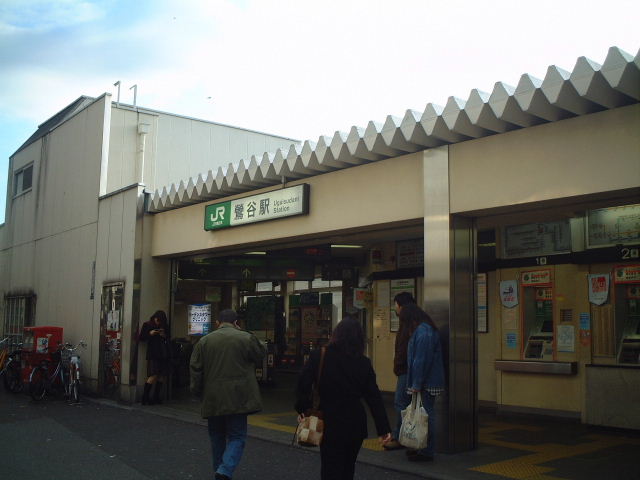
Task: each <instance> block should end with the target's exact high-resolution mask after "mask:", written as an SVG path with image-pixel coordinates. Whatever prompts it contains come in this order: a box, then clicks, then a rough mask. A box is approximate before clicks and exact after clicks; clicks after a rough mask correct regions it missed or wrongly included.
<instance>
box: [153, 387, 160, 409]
mask: <svg viewBox="0 0 640 480" xmlns="http://www.w3.org/2000/svg"><path fill="white" fill-rule="evenodd" d="M160 393H162V382H156V388H155V390H154V391H153V403H154V404H156V405H157V404H160V403H162V399H161V398H160Z"/></svg>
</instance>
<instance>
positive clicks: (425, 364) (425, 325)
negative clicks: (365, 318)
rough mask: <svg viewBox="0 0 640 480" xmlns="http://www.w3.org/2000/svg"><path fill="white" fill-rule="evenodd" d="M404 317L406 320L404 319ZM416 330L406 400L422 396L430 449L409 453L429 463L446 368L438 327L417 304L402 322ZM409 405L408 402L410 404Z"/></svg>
mask: <svg viewBox="0 0 640 480" xmlns="http://www.w3.org/2000/svg"><path fill="white" fill-rule="evenodd" d="M403 317H404V318H403ZM403 320H404V322H406V324H407V325H408V326H409V328H411V329H413V332H412V333H411V337H410V338H409V342H408V344H407V379H406V382H407V398H408V399H409V401H410V400H411V397H410V396H409V395H412V394H415V393H419V394H420V395H421V397H422V403H423V406H424V409H425V410H426V411H427V414H428V415H429V432H428V435H427V446H426V447H425V448H423V449H421V450H417V451H416V450H407V457H408V459H409V460H410V461H413V462H429V461H432V460H433V454H434V452H435V435H434V433H435V421H436V417H435V411H434V408H433V407H434V404H435V400H436V397H437V396H438V395H440V394H441V393H442V392H443V390H444V381H445V378H444V366H443V362H442V346H441V344H440V334H439V333H438V328H437V327H436V324H435V323H434V322H433V320H432V319H431V317H430V316H429V315H428V314H427V313H426V312H425V311H424V310H422V309H421V308H420V307H418V306H417V305H413V306H407V307H404V308H403V309H402V311H401V312H400V322H401V323H402V322H403ZM407 405H408V403H407Z"/></svg>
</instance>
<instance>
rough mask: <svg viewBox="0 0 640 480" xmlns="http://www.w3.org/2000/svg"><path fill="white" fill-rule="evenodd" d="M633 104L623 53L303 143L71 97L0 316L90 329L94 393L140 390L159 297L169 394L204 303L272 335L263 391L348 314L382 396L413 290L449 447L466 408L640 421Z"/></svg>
mask: <svg viewBox="0 0 640 480" xmlns="http://www.w3.org/2000/svg"><path fill="white" fill-rule="evenodd" d="M639 100H640V60H639V57H638V56H637V55H636V56H633V55H630V54H628V53H626V52H623V51H621V50H620V49H618V48H615V47H612V48H611V49H610V50H609V52H608V54H607V56H606V58H605V60H604V62H603V63H602V65H600V64H598V63H596V62H594V61H592V60H589V59H586V58H584V57H582V58H579V59H578V60H577V62H576V64H575V66H574V67H573V70H571V71H567V70H563V69H562V68H559V67H556V66H550V67H549V68H548V70H547V72H546V75H545V78H544V79H537V78H534V77H532V76H531V75H528V74H524V75H522V77H521V78H520V81H519V82H518V85H517V86H515V87H513V86H509V85H506V84H504V83H502V82H498V83H496V84H495V86H494V89H493V91H492V92H490V93H488V92H487V93H485V92H481V91H478V90H472V91H471V92H470V94H469V97H468V99H466V100H463V99H459V98H454V97H451V98H449V100H448V102H447V104H446V105H445V106H444V107H440V106H437V105H434V104H430V103H429V104H427V106H426V108H425V109H424V110H423V111H412V110H408V111H407V112H406V114H405V115H404V117H402V118H400V117H394V116H388V117H387V118H386V120H385V121H384V122H383V123H376V122H369V124H368V125H367V126H366V127H365V128H358V127H353V128H352V129H351V130H350V131H349V132H336V133H335V134H334V135H333V136H332V137H324V136H322V137H320V138H319V139H318V140H317V141H315V142H314V141H305V142H296V141H294V140H291V139H286V138H282V137H275V136H269V135H265V134H259V133H256V132H250V131H246V130H241V129H234V128H232V127H226V126H222V125H218V124H212V123H210V122H202V121H199V120H194V119H189V118H185V117H180V116H177V115H171V114H165V113H162V112H155V111H152V110H148V109H142V108H139V107H136V106H127V105H121V104H116V103H113V102H112V101H111V99H110V96H109V95H108V94H105V95H103V96H101V97H99V98H97V99H89V98H86V97H81V98H80V99H78V100H77V101H76V102H74V103H73V104H72V105H70V106H69V107H67V108H66V109H65V110H63V111H62V112H60V113H58V114H56V115H55V116H54V117H52V118H51V119H50V120H48V121H47V122H45V123H44V124H43V125H41V126H40V127H39V129H38V131H37V132H36V133H35V134H34V136H33V137H31V138H30V139H29V140H27V142H25V144H24V145H23V146H22V147H20V149H19V150H18V151H17V152H16V153H15V154H14V155H13V156H12V157H11V162H10V167H9V168H10V172H9V191H8V195H7V213H6V223H5V225H4V226H3V227H1V228H0V241H1V243H0V245H1V250H0V268H1V269H2V272H3V273H2V276H1V277H0V291H2V295H3V297H2V298H3V302H4V308H3V310H2V311H3V320H2V328H3V329H4V333H5V334H11V335H18V334H19V332H20V329H21V328H22V326H24V325H28V324H36V325H58V326H63V327H64V328H65V335H66V336H67V337H68V338H70V339H71V340H73V341H77V340H80V339H90V340H91V342H90V348H89V350H88V351H87V353H86V357H87V358H88V359H90V361H89V362H85V365H84V371H83V375H84V377H85V379H86V384H87V386H88V387H89V388H91V389H93V390H95V391H97V392H99V393H102V394H105V395H107V394H110V395H113V396H115V397H116V398H118V399H119V400H122V401H128V402H133V401H135V399H136V396H137V395H138V394H139V388H138V387H139V386H140V385H142V383H143V382H144V377H145V373H144V372H145V362H144V347H143V346H141V348H138V345H137V343H136V341H135V339H136V332H137V329H138V328H139V326H140V325H141V324H142V322H144V321H145V320H146V319H147V318H148V317H149V316H150V315H151V314H152V313H153V312H154V311H155V310H157V309H163V310H165V311H167V312H168V314H169V317H170V320H171V336H172V338H173V339H174V343H175V348H176V361H175V365H174V373H173V378H172V387H171V392H170V393H171V394H172V395H175V396H176V398H179V396H180V392H181V390H184V389H186V388H187V385H188V369H187V362H188V352H189V351H190V348H191V347H192V345H193V344H194V343H195V342H196V341H197V340H198V338H199V335H201V334H203V333H206V331H207V329H208V328H210V324H208V323H207V319H209V318H213V319H215V316H216V313H217V312H219V310H220V309H223V308H235V309H238V310H239V311H240V312H241V313H242V317H243V322H244V323H245V326H246V328H248V329H250V330H252V331H253V332H255V333H256V335H258V336H259V337H260V338H261V339H262V340H264V341H266V342H267V343H268V344H269V352H270V353H269V356H268V359H267V361H266V362H265V365H264V366H263V367H264V368H261V369H258V370H257V375H259V376H260V378H261V380H263V381H269V380H270V375H271V372H273V371H277V370H280V371H281V370H289V371H294V372H295V371H296V370H297V369H299V368H300V367H301V365H302V363H303V362H304V360H305V357H306V355H308V353H309V352H310V351H311V350H312V349H313V348H317V347H318V346H319V345H322V344H324V343H325V342H326V341H327V339H328V337H329V336H330V334H331V331H332V328H333V327H334V326H335V325H336V323H337V322H338V321H340V319H341V318H342V316H343V315H345V314H351V315H356V316H357V317H358V318H359V319H360V320H361V321H362V324H363V327H364V328H365V332H366V334H367V342H368V344H367V352H368V355H369V356H370V357H371V359H372V361H373V364H374V367H375V369H376V372H377V375H378V384H379V386H380V387H381V389H382V390H386V391H393V390H394V388H395V376H394V375H393V371H392V365H393V354H394V352H393V349H394V340H395V334H396V333H395V332H396V331H397V329H398V319H397V317H396V315H395V312H394V311H393V302H392V299H393V296H394V295H395V294H396V293H398V292H401V291H410V292H411V293H413V294H414V296H415V297H416V299H417V301H418V303H419V304H420V305H422V306H423V307H424V308H425V310H426V311H427V312H428V313H429V314H430V315H431V316H432V318H433V319H434V321H435V322H436V324H438V326H439V327H440V331H441V334H442V337H443V341H444V344H445V352H446V355H447V366H448V370H447V371H448V388H447V393H446V395H444V396H442V397H441V398H440V399H439V400H438V402H439V404H438V405H437V408H438V409H439V410H440V411H441V412H440V415H441V417H440V418H442V419H443V421H442V422H440V424H441V425H440V427H439V428H440V430H441V431H439V433H438V434H439V436H440V437H441V440H440V441H439V444H440V445H442V446H443V448H444V449H445V450H447V451H450V452H454V451H461V450H465V449H469V448H473V447H474V446H475V444H476V441H477V411H478V406H479V405H484V406H488V407H493V408H495V409H497V410H499V411H516V412H521V413H531V414H546V415H556V416H561V417H568V418H575V419H579V420H580V421H582V422H583V423H588V424H593V425H603V426H613V427H622V428H633V429H639V428H640V408H639V407H638V405H640V393H639V392H640V255H639V249H640V105H638V103H639ZM221 151H222V152H221ZM264 152H266V153H264ZM203 312H204V313H203ZM203 319H204V321H203ZM114 339H115V341H114ZM113 345H117V352H114V351H113V349H112V348H111V347H110V346H113ZM114 355H117V356H119V357H120V359H121V369H122V372H121V378H120V379H119V382H118V385H117V386H116V388H115V389H112V390H108V389H107V388H106V387H107V385H106V381H105V373H104V372H105V369H108V368H110V366H111V363H110V362H112V359H113V357H114ZM139 359H140V360H139Z"/></svg>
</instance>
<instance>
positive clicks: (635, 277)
mask: <svg viewBox="0 0 640 480" xmlns="http://www.w3.org/2000/svg"><path fill="white" fill-rule="evenodd" d="M613 271H614V274H613V281H614V282H615V283H636V282H640V265H625V266H620V267H616V268H615V269H614V270H613Z"/></svg>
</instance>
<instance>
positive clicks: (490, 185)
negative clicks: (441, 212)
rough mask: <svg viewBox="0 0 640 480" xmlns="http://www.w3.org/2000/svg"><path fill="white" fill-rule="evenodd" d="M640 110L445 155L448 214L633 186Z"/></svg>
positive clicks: (637, 175)
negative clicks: (447, 178)
mask: <svg viewBox="0 0 640 480" xmlns="http://www.w3.org/2000/svg"><path fill="white" fill-rule="evenodd" d="M639 131H640V105H638V104H636V105H632V106H628V107H623V108H618V109H614V110H607V111H604V112H600V113H595V114H592V115H584V116H581V117H576V118H572V119H568V120H563V121H560V122H554V123H549V124H545V125H539V126H536V127H532V128H526V129H522V130H516V131H513V132H509V133H505V134H501V135H494V136H491V137H485V138H481V139H478V140H472V141H468V142H463V143H458V144H455V145H451V146H450V147H449V152H450V163H449V165H450V175H451V180H450V181H451V190H450V191H451V212H452V213H458V212H467V211H474V210H481V209H486V208H494V207H500V206H504V205H515V204H522V203H527V202H535V201H541V200H549V199H555V198H565V197H571V196H574V195H585V194H590V193H598V192H607V191H614V190H621V189H626V188H638V187H639V186H640V135H639V134H638V132H639Z"/></svg>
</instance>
